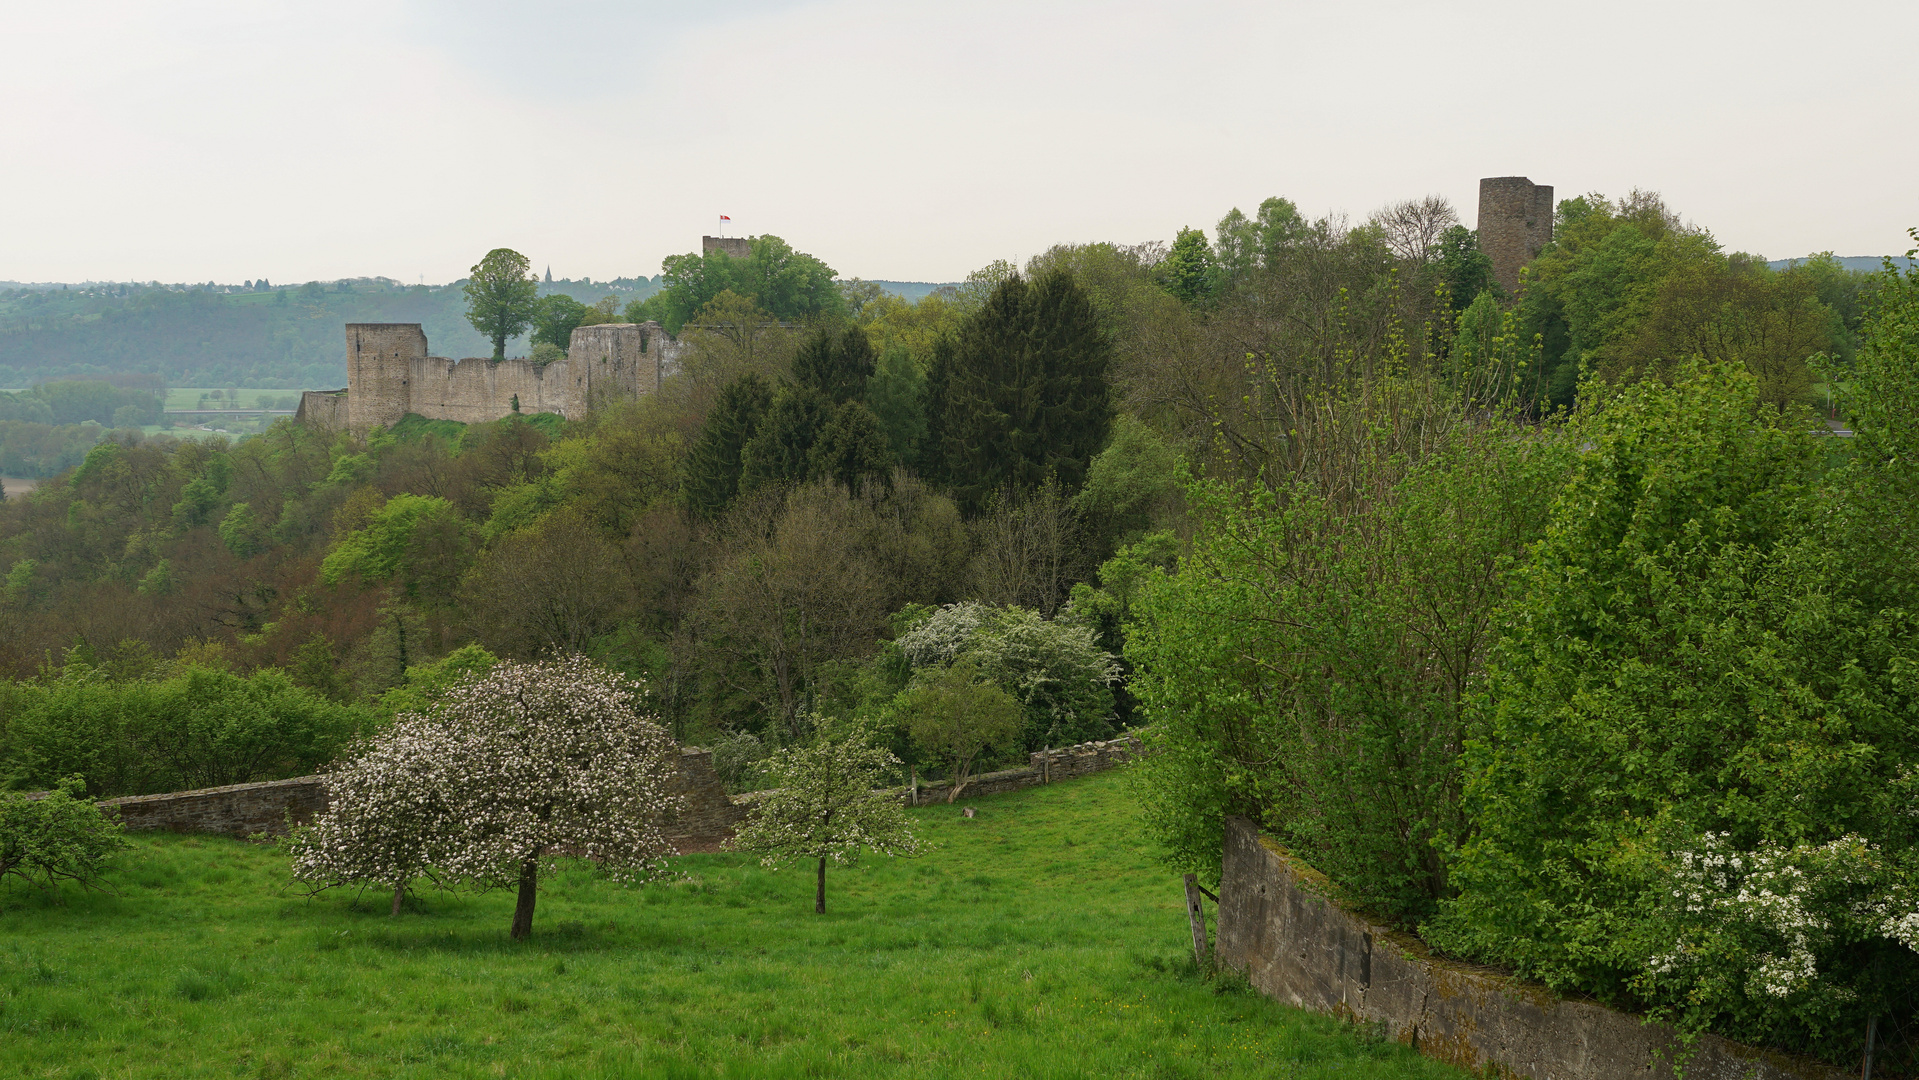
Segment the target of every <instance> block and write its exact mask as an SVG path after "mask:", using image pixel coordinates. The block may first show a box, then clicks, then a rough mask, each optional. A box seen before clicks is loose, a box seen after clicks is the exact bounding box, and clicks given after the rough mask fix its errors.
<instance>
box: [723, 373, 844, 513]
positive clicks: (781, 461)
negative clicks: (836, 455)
mask: <svg viewBox="0 0 1919 1080" xmlns="http://www.w3.org/2000/svg"><path fill="white" fill-rule="evenodd" d="M834 411H835V410H834V408H833V404H832V402H830V401H828V400H827V399H826V397H825V396H824V395H822V394H821V393H820V392H819V391H817V390H813V389H810V388H807V387H785V388H782V389H781V390H780V392H779V393H778V394H777V395H775V397H774V398H773V404H772V406H771V407H770V408H768V409H767V411H766V418H765V419H764V420H762V421H761V422H760V424H759V427H758V429H757V430H756V431H755V432H754V433H753V437H752V438H751V439H748V440H747V442H746V444H745V445H744V446H742V447H741V448H740V490H741V491H742V492H746V491H752V490H754V489H755V488H760V487H768V486H778V485H782V484H797V483H800V482H801V481H804V480H805V479H806V478H807V476H808V475H809V474H810V473H811V471H812V462H813V446H814V444H815V443H817V442H818V441H819V438H820V433H821V432H822V431H824V430H825V428H826V427H827V425H828V424H830V423H832V421H833V415H834Z"/></svg>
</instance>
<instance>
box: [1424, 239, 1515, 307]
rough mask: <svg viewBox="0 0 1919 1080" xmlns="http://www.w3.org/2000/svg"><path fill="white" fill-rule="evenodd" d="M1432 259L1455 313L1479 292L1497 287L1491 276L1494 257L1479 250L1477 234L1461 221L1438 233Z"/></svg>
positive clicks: (1471, 302)
mask: <svg viewBox="0 0 1919 1080" xmlns="http://www.w3.org/2000/svg"><path fill="white" fill-rule="evenodd" d="M1435 262H1436V263H1437V264H1438V267H1439V280H1440V283H1441V284H1443V285H1444V286H1445V288H1446V302H1447V304H1448V305H1450V306H1451V307H1452V310H1453V312H1454V313H1455V314H1457V313H1459V312H1462V311H1464V310H1465V309H1466V307H1467V305H1469V304H1473V303H1474V302H1475V301H1477V300H1478V298H1479V296H1480V295H1481V294H1483V293H1487V292H1489V291H1494V290H1497V289H1498V288H1499V285H1498V283H1497V282H1495V281H1494V280H1493V261H1492V260H1491V259H1489V258H1487V257H1486V253H1485V252H1483V251H1481V250H1479V234H1478V233H1476V232H1473V231H1472V230H1471V229H1468V228H1466V227H1465V226H1464V225H1454V226H1453V227H1452V228H1450V229H1447V230H1446V231H1445V233H1443V234H1441V236H1440V238H1439V254H1438V257H1437V259H1435Z"/></svg>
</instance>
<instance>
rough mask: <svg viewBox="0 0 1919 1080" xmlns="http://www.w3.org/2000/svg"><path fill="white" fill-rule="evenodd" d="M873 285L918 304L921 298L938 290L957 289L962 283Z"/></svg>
mask: <svg viewBox="0 0 1919 1080" xmlns="http://www.w3.org/2000/svg"><path fill="white" fill-rule="evenodd" d="M873 284H875V285H878V286H879V287H880V288H882V289H885V290H886V291H887V292H890V293H892V294H893V295H894V296H897V297H899V298H900V299H902V300H905V301H908V302H909V303H918V302H919V300H920V298H921V297H923V296H926V295H927V294H929V293H931V292H933V291H935V290H937V289H945V288H949V287H954V288H956V287H958V285H959V284H960V283H959V282H957V281H946V282H935V281H875V282H873Z"/></svg>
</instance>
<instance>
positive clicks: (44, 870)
mask: <svg viewBox="0 0 1919 1080" xmlns="http://www.w3.org/2000/svg"><path fill="white" fill-rule="evenodd" d="M84 790H85V785H84V784H83V783H82V782H81V780H80V778H79V777H77V776H76V777H72V778H70V779H68V780H67V781H65V782H64V783H62V784H61V785H60V786H59V787H57V788H55V789H54V790H52V791H49V792H47V793H46V795H44V796H43V797H41V798H38V799H29V798H27V796H26V795H25V794H23V793H21V792H6V793H4V794H0V879H4V878H6V877H8V876H12V877H17V878H20V879H21V880H23V881H41V882H43V883H45V884H46V886H47V887H48V888H52V887H53V886H54V884H55V883H57V882H60V881H72V882H75V883H77V884H79V885H81V886H83V887H86V888H97V887H99V884H100V878H101V876H102V875H103V874H105V872H106V870H107V866H108V864H109V863H110V861H111V860H112V858H113V856H114V854H115V853H116V852H118V851H119V850H120V849H122V848H124V847H126V846H127V843H126V841H125V840H124V839H122V838H121V828H120V825H119V823H118V822H115V821H112V820H110V819H109V818H108V817H107V816H106V815H105V814H103V813H101V812H100V808H99V807H98V806H95V805H94V804H93V803H92V802H91V801H89V800H87V799H85V798H81V797H79V796H80V795H81V793H82V792H83V791H84Z"/></svg>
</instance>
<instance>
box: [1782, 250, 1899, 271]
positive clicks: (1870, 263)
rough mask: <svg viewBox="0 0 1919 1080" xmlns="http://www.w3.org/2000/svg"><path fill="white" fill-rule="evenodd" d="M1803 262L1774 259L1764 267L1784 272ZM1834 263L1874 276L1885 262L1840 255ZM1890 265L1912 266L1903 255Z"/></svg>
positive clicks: (1859, 256)
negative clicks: (1789, 267)
mask: <svg viewBox="0 0 1919 1080" xmlns="http://www.w3.org/2000/svg"><path fill="white" fill-rule="evenodd" d="M1805 261H1806V260H1805V259H1774V260H1772V261H1771V262H1769V263H1767V264H1766V265H1767V266H1770V267H1772V268H1773V269H1774V270H1784V269H1785V268H1786V267H1788V266H1791V265H1792V264H1793V263H1799V262H1805ZM1834 261H1836V262H1837V263H1838V264H1839V265H1840V266H1842V267H1844V268H1845V269H1847V270H1851V271H1854V272H1856V273H1861V274H1876V273H1878V272H1879V271H1881V270H1883V269H1885V268H1886V260H1885V259H1883V258H1881V257H1880V256H1878V255H1842V256H1839V257H1838V258H1837V259H1835V260H1834ZM1892 263H1893V265H1894V266H1897V267H1899V268H1900V269H1902V270H1903V269H1908V268H1910V267H1911V266H1912V265H1913V260H1911V259H1909V258H1907V257H1906V256H1904V255H1899V256H1895V257H1894V258H1893V260H1892Z"/></svg>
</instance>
